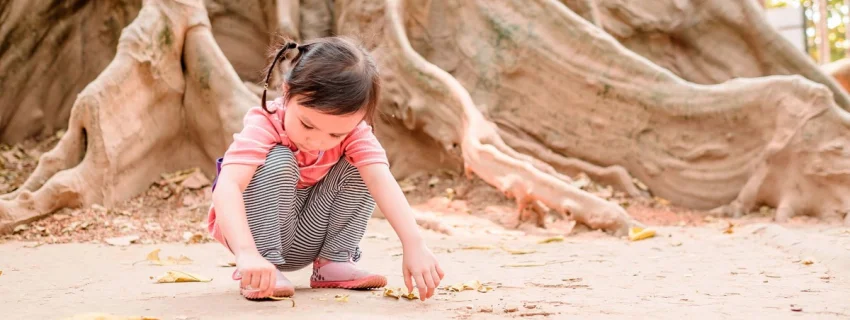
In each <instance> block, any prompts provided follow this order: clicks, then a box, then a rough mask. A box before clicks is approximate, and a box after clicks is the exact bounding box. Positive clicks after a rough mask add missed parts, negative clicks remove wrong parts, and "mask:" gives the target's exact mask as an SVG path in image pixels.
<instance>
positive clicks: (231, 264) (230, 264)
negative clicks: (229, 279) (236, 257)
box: [218, 261, 236, 268]
mask: <svg viewBox="0 0 850 320" xmlns="http://www.w3.org/2000/svg"><path fill="white" fill-rule="evenodd" d="M218 266H219V267H224V268H230V267H235V266H236V261H221V262H219V263H218Z"/></svg>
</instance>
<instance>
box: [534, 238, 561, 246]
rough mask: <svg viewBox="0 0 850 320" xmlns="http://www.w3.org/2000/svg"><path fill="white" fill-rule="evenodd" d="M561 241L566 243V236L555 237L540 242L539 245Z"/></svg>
mask: <svg viewBox="0 0 850 320" xmlns="http://www.w3.org/2000/svg"><path fill="white" fill-rule="evenodd" d="M561 241H564V236H555V237H551V238H546V239H543V240H540V241H538V242H537V243H539V244H544V243H552V242H561Z"/></svg>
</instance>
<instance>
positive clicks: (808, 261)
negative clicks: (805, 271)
mask: <svg viewBox="0 0 850 320" xmlns="http://www.w3.org/2000/svg"><path fill="white" fill-rule="evenodd" d="M803 264H804V265H807V266H808V265H813V264H815V260H814V259H812V258H807V259H804V260H803Z"/></svg>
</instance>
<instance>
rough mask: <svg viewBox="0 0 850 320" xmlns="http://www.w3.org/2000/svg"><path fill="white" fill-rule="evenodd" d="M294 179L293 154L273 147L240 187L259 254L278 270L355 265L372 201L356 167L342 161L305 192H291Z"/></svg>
mask: <svg viewBox="0 0 850 320" xmlns="http://www.w3.org/2000/svg"><path fill="white" fill-rule="evenodd" d="M298 179H299V171H298V164H297V162H296V161H295V155H294V154H293V153H292V151H291V150H289V148H287V147H285V146H282V145H277V146H275V147H274V148H272V150H271V151H270V152H269V153H268V156H267V157H266V162H265V164H263V165H261V166H259V167H257V171H256V173H255V174H254V177H253V178H252V179H251V182H250V183H249V184H248V187H247V189H245V192H244V193H243V199H244V201H245V213H246V215H247V217H248V227H249V228H250V229H251V234H252V235H253V237H254V242H255V243H256V245H257V249H258V250H259V252H260V254H262V255H263V257H265V258H266V260H268V261H269V262H271V263H272V264H274V265H276V266H277V268H278V269H279V270H282V271H294V270H298V269H301V268H304V267H306V266H307V265H309V264H310V263H312V262H313V260H315V259H316V258H318V257H322V258H325V259H328V260H331V261H348V260H349V259H351V260H353V261H355V262H357V261H359V260H360V255H361V251H360V246H359V243H360V240H361V239H362V238H363V234H364V233H365V232H366V224H367V223H368V222H369V218H370V217H371V216H372V211H373V210H374V208H375V201H374V200H373V199H372V196H371V194H370V193H369V190H368V189H366V184H364V183H363V180H362V179H361V178H360V173H359V172H358V171H357V168H355V167H354V166H353V165H351V164H350V163H349V162H348V161H347V160H345V158H341V159H340V160H339V162H338V163H337V164H336V165H334V167H333V168H332V169H331V170H330V172H328V174H327V176H325V178H324V179H322V180H321V181H319V183H317V184H315V185H313V186H311V187H309V188H306V189H296V187H295V185H296V183H297V181H298Z"/></svg>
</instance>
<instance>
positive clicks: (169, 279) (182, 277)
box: [156, 270, 212, 283]
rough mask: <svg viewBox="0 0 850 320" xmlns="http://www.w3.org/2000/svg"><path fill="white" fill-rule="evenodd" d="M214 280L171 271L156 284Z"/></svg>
mask: <svg viewBox="0 0 850 320" xmlns="http://www.w3.org/2000/svg"><path fill="white" fill-rule="evenodd" d="M210 281H212V278H208V277H204V276H201V275H197V274H193V273H188V272H182V271H175V270H171V271H168V272H166V273H165V274H163V275H161V276H160V277H159V278H158V279H157V280H156V282H157V283H177V282H210Z"/></svg>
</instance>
